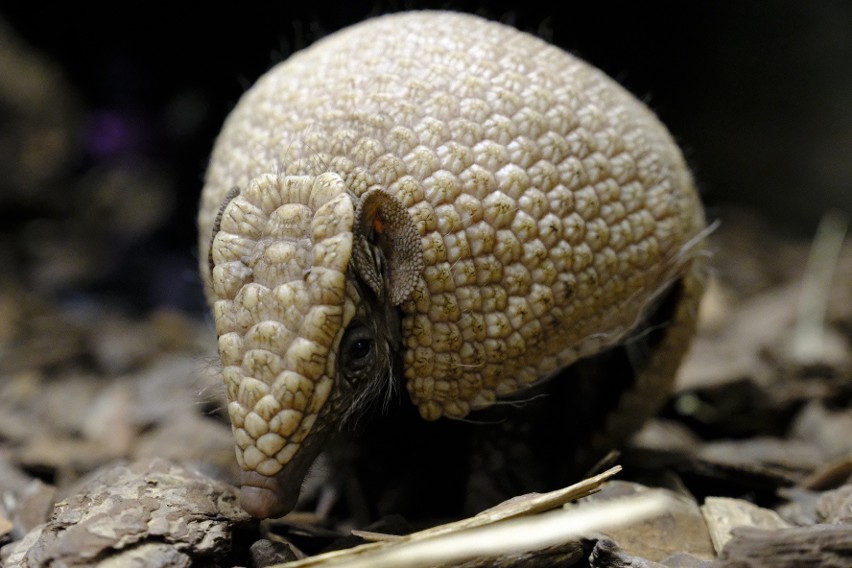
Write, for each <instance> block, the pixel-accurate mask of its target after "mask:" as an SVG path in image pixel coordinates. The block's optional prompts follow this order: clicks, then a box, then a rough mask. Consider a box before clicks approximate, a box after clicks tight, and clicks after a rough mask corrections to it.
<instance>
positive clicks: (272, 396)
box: [211, 173, 354, 475]
mask: <svg viewBox="0 0 852 568" xmlns="http://www.w3.org/2000/svg"><path fill="white" fill-rule="evenodd" d="M353 224H354V209H353V206H352V200H351V198H350V197H349V196H348V195H347V193H346V189H345V186H344V185H343V180H342V179H341V178H340V177H339V176H337V175H336V174H333V173H325V174H322V175H319V176H316V177H313V176H284V177H279V176H275V175H271V174H263V175H260V176H258V177H256V178H254V179H252V180H251V182H249V183H248V185H247V187H246V188H245V189H244V190H243V191H241V192H240V194H239V195H237V196H236V197H235V198H233V199H232V200H231V201H230V202H229V203H228V204H227V205H226V206H225V208H224V210H223V211H222V217H221V224H220V227H219V231H218V232H217V233H216V235H215V238H214V239H213V242H212V249H211V250H212V256H213V265H214V267H215V268H214V269H213V286H214V294H215V296H216V298H217V299H216V301H215V304H214V309H215V315H216V331H217V333H218V335H219V353H220V357H221V359H222V365H223V367H224V368H223V375H224V377H225V385H226V389H227V395H228V401H229V405H228V413H229V415H230V417H231V424H232V427H233V430H234V438H235V440H236V443H237V459H238V461H239V463H240V466H241V467H243V468H244V469H249V470H253V471H257V472H258V473H260V474H262V475H274V474H275V473H277V472H278V471H279V470H280V469H281V467H282V464H284V463H287V462H288V461H289V460H290V459H291V457H292V456H293V455H294V454H295V452H296V450H297V449H298V448H299V445H300V443H301V442H302V441H303V440H304V438H305V437H306V436H307V434H308V433H309V432H310V431H311V428H312V427H313V424H314V422H315V421H316V418H317V416H318V415H319V413H320V410H321V409H322V407H323V405H324V404H325V403H326V401H327V399H328V397H329V395H330V393H331V388H330V385H331V382H332V380H333V377H334V374H333V371H330V370H333V368H334V363H333V360H334V357H333V351H334V346H335V345H336V344H337V343H339V341H340V335H341V334H342V332H343V328H344V327H345V325H346V323H347V321H348V319H351V317H352V316H351V313H352V312H353V311H354V310H353V309H352V308H351V307H350V309H349V310H348V312H349V316H348V318H347V317H346V316H345V313H344V312H346V311H347V310H346V302H347V301H349V302H350V303H351V302H352V301H353V299H352V298H349V297H347V294H346V270H347V269H348V266H349V258H350V255H351V252H352V239H353V237H352V228H353ZM329 358H331V362H330V363H329V361H328V359H329Z"/></svg>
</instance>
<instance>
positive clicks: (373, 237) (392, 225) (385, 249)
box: [352, 187, 423, 306]
mask: <svg viewBox="0 0 852 568" xmlns="http://www.w3.org/2000/svg"><path fill="white" fill-rule="evenodd" d="M354 244H355V246H354V247H353V251H352V261H353V264H354V266H355V269H356V271H357V272H358V275H359V276H360V277H361V278H362V279H363V280H364V281H365V282H366V283H367V285H369V286H370V288H371V289H372V290H373V291H374V292H375V293H376V295H377V296H378V297H379V298H384V297H387V298H388V299H389V300H390V302H391V304H393V305H394V306H398V305H399V304H401V303H402V302H403V300H405V299H406V298H407V297H408V295H409V294H411V291H412V290H413V289H414V285H415V284H416V283H417V280H418V278H420V273H421V272H422V271H423V248H422V246H421V244H420V235H419V234H418V233H417V229H416V228H415V227H414V221H412V219H411V215H409V214H408V211H407V210H406V209H405V207H403V205H402V203H400V202H399V200H398V199H397V198H396V197H394V196H393V195H391V194H390V193H388V192H387V191H385V190H384V189H381V188H378V187H374V188H371V189H368V190H367V191H366V192H365V193H364V194H363V195H362V196H361V199H360V201H359V203H358V206H357V207H356V209H355V243H354Z"/></svg>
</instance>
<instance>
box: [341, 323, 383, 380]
mask: <svg viewBox="0 0 852 568" xmlns="http://www.w3.org/2000/svg"><path fill="white" fill-rule="evenodd" d="M374 352H375V339H374V338H373V332H372V330H371V329H370V328H369V327H367V326H366V325H364V324H361V323H356V324H353V325H351V326H350V327H349V329H347V330H346V333H345V334H344V335H343V340H342V341H341V342H340V354H341V363H342V365H343V369H345V370H349V371H358V370H360V369H363V368H364V367H366V366H368V365H370V364H371V363H372V361H373V360H374V359H375V357H374Z"/></svg>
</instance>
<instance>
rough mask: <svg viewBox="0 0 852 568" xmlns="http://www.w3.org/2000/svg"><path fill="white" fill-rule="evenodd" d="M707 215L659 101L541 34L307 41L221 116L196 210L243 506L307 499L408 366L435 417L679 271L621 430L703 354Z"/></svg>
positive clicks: (553, 366) (478, 399)
mask: <svg viewBox="0 0 852 568" xmlns="http://www.w3.org/2000/svg"><path fill="white" fill-rule="evenodd" d="M703 228H704V217H703V212H702V208H701V205H700V202H699V200H698V197H697V195H696V192H695V191H694V189H693V184H692V180H691V176H690V174H689V171H688V169H687V167H686V165H685V164H684V160H683V157H682V155H681V153H680V151H679V150H678V148H677V146H676V145H675V143H674V142H673V141H672V139H671V137H670V135H669V134H668V132H667V131H666V129H665V128H664V127H663V126H662V125H661V124H660V122H659V121H658V120H657V118H656V117H655V116H654V114H653V113H652V112H651V111H649V110H648V109H647V108H646V107H645V106H644V105H643V104H642V103H640V102H639V101H637V100H636V99H635V98H633V97H632V96H631V95H630V94H629V93H628V92H626V91H625V90H624V89H623V88H621V87H620V86H619V85H618V84H616V83H615V82H614V81H612V80H611V79H609V78H608V77H606V76H605V75H604V74H603V73H601V72H600V71H598V70H597V69H595V68H593V67H591V66H589V65H588V64H586V63H584V62H583V61H580V60H578V59H577V58H575V57H572V56H571V55H569V54H567V53H565V52H564V51H562V50H560V49H558V48H556V47H553V46H551V45H548V44H547V43H546V42H544V41H542V40H540V39H538V38H535V37H533V36H531V35H528V34H526V33H521V32H519V31H517V30H515V29H512V28H510V27H507V26H505V25H501V24H498V23H494V22H489V21H486V20H484V19H481V18H479V17H474V16H470V15H463V14H456V13H448V12H416V13H403V14H397V15H389V16H384V17H380V18H375V19H371V20H368V21H366V22H363V23H361V24H359V25H355V26H352V27H350V28H348V29H345V30H343V31H340V32H338V33H335V34H334V35H332V36H330V37H327V38H325V39H323V40H321V41H319V42H317V43H316V44H315V45H313V46H311V47H310V48H308V49H305V50H303V51H301V52H299V53H296V54H295V55H293V56H292V57H290V58H289V59H288V60H287V61H285V62H283V63H281V64H279V65H277V66H276V67H274V68H273V69H272V70H271V71H269V72H268V73H267V74H266V75H264V76H263V77H262V78H261V79H260V80H259V81H258V82H257V84H255V85H254V86H253V87H252V88H251V89H250V90H249V91H248V92H247V93H246V94H245V95H244V96H243V97H242V99H241V100H240V102H239V104H238V105H237V107H236V108H235V109H234V111H233V112H232V114H231V115H230V116H229V117H228V119H227V121H226V123H225V125H224V128H223V130H222V133H221V134H220V136H219V138H218V140H217V142H216V146H215V149H214V152H213V155H212V160H211V163H210V167H209V170H208V172H207V179H206V185H205V187H204V192H203V197H202V203H201V211H200V215H199V230H200V251H201V259H202V266H201V269H202V272H203V273H204V276H205V280H206V282H207V285H208V286H207V293H208V298H209V300H210V302H211V305H212V308H213V312H214V317H215V322H216V329H217V333H218V336H219V353H220V356H221V361H222V366H223V375H224V380H225V385H226V391H227V397H228V400H229V405H228V411H229V414H230V418H231V422H232V426H233V431H234V436H235V440H236V453H237V459H238V462H239V465H240V467H241V468H242V470H243V474H242V479H241V483H242V493H241V501H242V505H243V507H244V508H245V509H246V510H247V511H248V512H249V513H251V514H252V515H254V516H257V517H268V516H276V515H280V514H283V513H286V512H287V511H289V510H291V509H292V507H293V506H294V503H295V501H296V498H297V497H298V493H299V488H300V484H301V482H302V479H303V477H304V475H305V473H306V471H307V469H308V468H309V466H310V465H311V463H312V462H313V460H314V458H315V457H316V456H317V454H318V453H319V451H320V450H321V448H322V447H323V444H324V443H325V441H326V440H327V439H328V438H329V436H330V435H332V434H333V432H334V431H335V430H337V429H338V428H339V427H340V425H341V424H342V423H344V422H345V421H346V420H347V418H349V417H352V416H354V415H357V414H358V413H359V412H361V411H362V410H363V409H364V407H365V406H366V405H368V404H370V403H371V402H372V401H374V400H375V399H376V398H377V397H381V396H382V393H383V392H385V391H386V390H387V389H388V388H390V387H389V384H390V382H391V381H393V380H394V379H393V377H392V376H390V374H391V369H393V368H394V365H395V362H399V367H398V368H400V369H402V373H403V374H404V380H405V384H406V386H407V389H408V393H409V395H410V397H411V400H412V402H413V403H414V404H415V405H416V406H417V407H418V408H419V411H420V414H421V415H422V417H423V418H425V419H427V420H435V419H438V418H440V417H442V416H445V417H450V418H461V417H464V416H466V415H468V413H469V412H471V411H472V410H475V409H480V408H484V407H487V406H489V405H491V404H492V403H494V402H495V401H496V400H497V399H498V398H499V397H501V396H505V395H509V394H512V393H515V392H517V391H519V390H520V389H523V388H525V387H527V386H529V385H531V384H533V383H535V382H536V381H538V380H540V379H542V378H544V377H547V376H548V375H550V374H552V373H554V372H555V371H557V370H559V369H560V368H563V367H565V366H567V365H570V364H571V363H573V362H574V361H576V360H577V359H579V358H581V357H585V356H588V355H591V354H595V353H597V352H599V351H600V350H602V349H604V348H607V347H609V346H611V345H614V344H616V343H617V342H619V341H621V340H623V339H624V338H625V337H626V336H627V334H629V333H630V332H631V330H633V328H634V327H635V325H636V323H637V322H638V321H639V320H640V318H641V317H642V316H643V314H644V312H645V311H646V309H647V307H648V306H649V305H650V304H651V303H652V301H653V300H654V299H655V298H656V297H657V296H658V295H659V294H660V292H661V291H662V290H663V289H665V288H666V287H669V286H670V285H672V283H676V286H677V287H678V291H677V294H678V296H677V297H678V298H679V301H680V304H679V305H678V307H677V308H676V309H675V310H674V311H673V315H672V317H671V321H670V322H669V326H668V328H667V335H666V338H665V339H664V340H663V341H662V342H661V344H660V346H661V348H662V350H661V351H660V352H659V353H658V354H656V355H654V356H653V357H651V359H650V360H649V362H648V364H647V365H645V368H644V369H643V370H642V373H641V375H640V377H639V378H638V379H637V381H636V382H635V384H634V387H633V388H632V390H631V391H630V392H628V393H625V394H624V395H623V396H622V397H621V400H620V402H619V404H618V406H617V408H616V409H615V411H614V412H612V413H611V414H610V415H609V416H608V419H607V421H606V423H605V425H604V427H603V428H602V429H601V431H600V432H599V433H597V438H598V439H599V440H610V439H614V438H618V437H619V436H622V437H623V436H624V435H625V434H626V433H628V432H629V431H630V430H631V429H632V428H635V427H636V426H637V425H638V424H639V423H640V422H641V421H642V420H644V419H645V418H646V417H647V416H648V415H649V414H651V413H653V412H655V411H656V410H657V408H658V407H659V406H660V405H661V404H662V401H663V400H664V397H665V395H666V392H667V390H668V389H669V387H670V385H671V381H672V376H673V374H674V372H675V370H676V367H677V365H678V364H679V361H680V359H681V356H682V355H683V352H684V351H685V349H686V347H687V345H688V342H689V337H690V336H691V334H692V331H693V327H694V319H695V311H696V306H697V302H698V299H699V296H700V293H701V279H700V277H699V276H698V271H697V269H696V266H697V264H698V259H699V257H700V254H699V253H700V247H699V246H698V245H697V243H698V242H699V241H700V234H701V231H702V229H703Z"/></svg>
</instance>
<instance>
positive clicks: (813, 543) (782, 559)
mask: <svg viewBox="0 0 852 568" xmlns="http://www.w3.org/2000/svg"><path fill="white" fill-rule="evenodd" d="M732 536H733V538H732V539H731V540H730V541H729V542H728V544H726V545H725V548H724V550H722V552H721V554H720V555H719V558H718V559H717V560H716V562H715V563H714V564H713V568H752V567H754V568H758V567H765V566H772V567H773V568H802V567H803V566H814V567H816V566H819V567H820V568H848V567H849V566H850V565H852V530H850V528H849V525H814V526H812V527H799V528H789V529H778V530H764V529H757V528H753V527H739V528H736V529H734V530H733V532H732Z"/></svg>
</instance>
